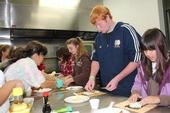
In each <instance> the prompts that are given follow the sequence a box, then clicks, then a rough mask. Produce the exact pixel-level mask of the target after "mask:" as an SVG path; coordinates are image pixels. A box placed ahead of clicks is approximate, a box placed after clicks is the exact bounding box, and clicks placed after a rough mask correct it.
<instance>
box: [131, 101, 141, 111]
mask: <svg viewBox="0 0 170 113" xmlns="http://www.w3.org/2000/svg"><path fill="white" fill-rule="evenodd" d="M129 107H130V108H134V109H140V108H141V107H142V105H141V103H140V102H134V103H130V104H129Z"/></svg>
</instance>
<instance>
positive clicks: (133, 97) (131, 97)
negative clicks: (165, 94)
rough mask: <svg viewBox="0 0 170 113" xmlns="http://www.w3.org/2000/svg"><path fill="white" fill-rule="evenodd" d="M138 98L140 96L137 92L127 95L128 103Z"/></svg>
mask: <svg viewBox="0 0 170 113" xmlns="http://www.w3.org/2000/svg"><path fill="white" fill-rule="evenodd" d="M139 98H141V96H140V95H139V93H133V94H132V95H131V96H130V97H129V99H128V101H129V102H130V103H134V102H137V100H138V99H139Z"/></svg>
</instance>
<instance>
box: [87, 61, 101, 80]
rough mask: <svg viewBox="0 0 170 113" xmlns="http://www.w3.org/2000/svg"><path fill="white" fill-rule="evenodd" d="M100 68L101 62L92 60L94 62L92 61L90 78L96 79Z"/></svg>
mask: <svg viewBox="0 0 170 113" xmlns="http://www.w3.org/2000/svg"><path fill="white" fill-rule="evenodd" d="M99 68H100V66H99V62H97V61H92V63H91V72H90V78H89V79H93V78H94V79H95V77H96V75H97V73H98V71H99Z"/></svg>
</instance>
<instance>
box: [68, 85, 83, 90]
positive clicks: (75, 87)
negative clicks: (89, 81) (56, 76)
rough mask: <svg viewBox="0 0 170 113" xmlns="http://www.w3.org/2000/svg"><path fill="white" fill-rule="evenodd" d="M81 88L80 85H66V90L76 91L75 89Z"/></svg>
mask: <svg viewBox="0 0 170 113" xmlns="http://www.w3.org/2000/svg"><path fill="white" fill-rule="evenodd" d="M81 89H83V87H82V86H70V87H67V88H66V90H70V91H77V90H81Z"/></svg>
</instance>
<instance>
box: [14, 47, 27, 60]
mask: <svg viewBox="0 0 170 113" xmlns="http://www.w3.org/2000/svg"><path fill="white" fill-rule="evenodd" d="M25 56H26V55H25V51H24V48H23V47H17V48H15V49H14V50H13V52H12V54H11V59H13V61H14V62H15V61H17V60H19V59H21V58H24V57H25Z"/></svg>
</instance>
